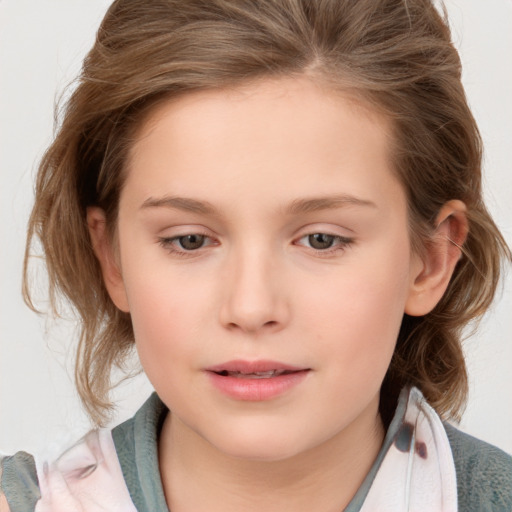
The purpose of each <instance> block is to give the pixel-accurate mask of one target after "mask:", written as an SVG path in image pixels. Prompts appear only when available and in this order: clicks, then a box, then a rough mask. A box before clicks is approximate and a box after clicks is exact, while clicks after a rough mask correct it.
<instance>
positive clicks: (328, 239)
mask: <svg viewBox="0 0 512 512" xmlns="http://www.w3.org/2000/svg"><path fill="white" fill-rule="evenodd" d="M333 242H334V236H333V235H326V234H325V233H315V234H314V235H309V243H310V244H311V247H313V248H314V249H328V248H329V247H331V246H332V243H333Z"/></svg>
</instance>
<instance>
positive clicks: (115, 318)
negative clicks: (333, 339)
mask: <svg viewBox="0 0 512 512" xmlns="http://www.w3.org/2000/svg"><path fill="white" fill-rule="evenodd" d="M304 75H306V76H308V77H311V79H313V80H316V81H318V82H322V83H323V84H326V85H327V86H329V87H330V88H332V89H333V90H340V91H344V92H349V93H351V94H354V95H356V96H357V97H358V98H360V100H361V101H363V102H365V103H366V104H368V105H370V106H371V107H372V108H375V109H378V110H379V111H380V112H382V113H384V114H385V115H386V116H387V117H388V119H389V120H390V121H391V124H392V127H393V144H392V146H393V147H392V155H393V159H394V167H395V171H396V173H397V176H398V177H399V179H400V181H401V183H402V184H403V186H404V189H405V192H406V195H407V199H408V205H409V219H410V232H411V237H412V246H413V249H414V250H416V251H417V252H419V253H420V254H421V251H422V250H423V248H424V247H425V244H428V241H429V238H430V237H431V235H432V232H433V229H434V220H435V218H436V215H437V213H438V211H439V210H440V208H441V206H442V205H443V204H444V203H445V202H447V201H448V200H451V199H460V200H461V201H463V202H464V203H465V204H466V207H467V212H468V213H467V215H468V220H469V235H468V238H467V240H466V242H465V244H464V247H463V248H462V249H463V250H462V258H461V260H460V261H459V263H458V265H457V267H456V269H455V272H454V275H453V278H452V280H451V282H450V284H449V287H448V290H447V291H446V293H445V295H444V297H443V299H442V300H441V301H440V302H439V304H438V305H437V306H436V308H435V309H434V310H433V311H432V312H431V313H429V314H428V315H425V316H423V317H409V316H407V315H404V320H403V323H402V326H401V330H400V334H399V337H398V342H397V347H396V350H395V353H394V356H393V359H392V362H391V366H390V368H389V370H388V373H387V375H386V378H385V381H384V384H383V388H382V392H381V413H382V415H383V417H384V419H385V420H386V418H389V415H390V414H391V411H392V410H393V408H394V407H393V405H394V402H395V401H396V398H397V396H398V393H399V391H400V389H401V388H402V387H403V386H404V385H415V386H417V387H419V388H420V389H421V390H422V392H423V393H424V395H425V396H426V398H427V399H428V400H429V402H430V403H431V404H432V405H433V406H434V407H435V408H436V409H437V411H438V412H439V413H440V414H441V415H443V416H445V417H457V415H458V414H459V412H460V411H461V408H462V407H463V404H464V402H465V399H466V396H467V387H468V386H467V376H466V368H465V363H464V356H463V352H462V346H461V336H462V330H463V328H464V327H465V326H466V325H467V324H468V323H469V322H471V321H474V320H475V319H478V318H479V317H481V315H482V314H483V313H484V312H485V311H486V310H487V308H488V307H489V305H490V303H491V301H492V299H493V296H494V294H495V290H496V287H497V284H498V280H499V275H500V268H501V261H502V260H503V258H508V259H510V258H511V253H510V250H509V248H508V247H507V245H506V243H505V240H504V239H503V237H502V235H501V234H500V232H499V230H498V228H497V227H496V225H495V224H494V222H493V220H492V219H491V217H490V215H489V213H488V212H487V210H486V208H485V206H484V204H483V201H482V190H481V160H482V149H481V139H480V136H479V132H478V129H477V126H476V124H475V121H474V118H473V116H472V114H471V112H470V110H469V107H468V105H467V101H466V98H465V94H464V90H463V87H462V85H461V80H460V78H461V64H460V59H459V56H458V53H457V51H456V50H455V48H454V47H453V45H452V43H451V40H450V32H449V28H448V24H447V22H446V20H443V18H442V16H441V15H440V14H439V12H438V11H437V10H436V8H435V6H434V5H433V3H432V1H430V0H358V1H357V2H354V1H352V0H258V1H250V0H236V1H235V0H188V1H187V2H182V1H180V0H152V1H151V2H147V1H145V0H117V1H115V2H114V3H113V4H112V6H111V7H110V9H109V10H108V12H107V14H106V16H105V18H104V20H103V22H102V24H101V26H100V28H99V30H98V33H97V38H96V42H95V44H94V46H93V48H92V50H91V51H90V52H89V54H88V55H87V57H86V58H85V61H84V64H83V68H82V71H81V74H80V76H79V78H78V80H77V85H76V88H75V90H74V92H73V94H72V95H71V97H70V98H69V100H68V102H67V105H66V107H65V108H64V110H63V111H62V115H61V123H60V126H59V128H58V131H57V134H56V136H55V139H54V142H53V143H52V145H51V146H50V147H49V149H48V150H47V152H46V153H45V155H44V157H43V159H42V161H41V164H40V167H39V173H38V177H37V182H36V200H35V205H34V209H33V211H32V215H31V217H30V221H29V229H28V235H27V249H26V254H25V268H24V296H25V299H26V301H27V303H28V304H29V305H30V306H31V307H33V308H34V305H33V303H32V299H31V292H30V283H29V279H28V266H29V261H30V256H31V247H32V243H33V242H34V240H35V239H39V240H40V241H41V243H42V246H43V250H44V254H45V258H46V265H47V269H48V276H49V296H50V301H51V306H52V309H53V311H54V312H57V310H58V297H59V296H61V295H62V296H64V297H65V298H66V299H67V300H68V301H69V302H70V303H71V304H72V305H73V307H74V308H75V310H76V312H77V315H78V318H79V319H80V321H81V324H80V326H81V332H80V338H79V344H78V351H77V362H76V370H75V378H76V384H77V389H78V392H79V395H80V397H81V400H82V402H83V404H84V406H85V409H86V410H87V412H88V413H89V415H90V416H91V418H92V419H93V420H94V421H95V422H96V423H101V422H103V421H104V420H105V419H106V417H107V414H108V412H109V410H110V408H111V404H110V401H109V398H108V394H109V390H110V388H111V378H110V375H111V369H112V367H114V366H117V367H120V368H122V367H123V365H124V363H125V361H126V358H127V356H128V355H129V354H130V352H131V350H132V348H133V345H134V336H133V329H132V325H131V319H130V315H129V314H127V313H123V312H121V311H119V310H118V309H117V308H116V307H115V306H114V304H113V303H112V301H111V299H110V297H109V295H108V293H107V290H106V288H105V285H104V283H103V279H102V274H101V270H100V266H99V263H98V261H97V259H96V257H95V255H94V251H93V248H92V244H91V240H90V237H89V233H88V228H87V223H86V208H87V207H88V206H92V205H96V206H100V207H101V208H103V209H104V211H105V214H106V219H107V227H108V229H109V232H110V234H111V236H114V233H115V227H116V223H117V214H118V205H119V197H120V194H121V191H122V187H123V181H124V178H125V174H126V169H127V158H128V154H129V150H130V148H131V147H132V145H133V142H134V139H135V136H136V132H137V129H138V127H140V124H141V122H142V120H143V119H145V117H146V116H147V114H148V112H149V111H150V110H151V109H152V108H154V107H155V105H158V103H159V102H160V101H164V100H165V101H167V100H169V99H170V98H178V97H179V96H180V95H184V94H188V93H190V92H193V91H198V90H209V89H220V88H225V87H237V86H238V85H241V84H245V83H248V82H250V81H256V80H260V79H264V78H279V77H293V76H297V77H299V76H304ZM411 134H414V136H412V135H411Z"/></svg>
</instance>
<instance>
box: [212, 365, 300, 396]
mask: <svg viewBox="0 0 512 512" xmlns="http://www.w3.org/2000/svg"><path fill="white" fill-rule="evenodd" d="M308 373H309V370H302V371H298V372H292V373H286V374H283V375H278V376H277V377H268V378H264V379H244V378H241V377H229V376H226V377H225V376H222V375H219V374H217V373H215V372H208V376H209V377H210V381H211V382H212V384H213V385H214V386H215V387H216V388H217V389H218V390H219V391H221V392H222V393H223V394H225V395H227V396H229V397H230V398H235V399H236V400H247V401H253V402H261V401H264V400H271V399H273V398H276V397H278V396H280V395H283V394H285V393H286V392H287V391H290V390H291V389H293V388H294V387H295V386H298V385H299V384H300V383H301V382H302V381H303V380H304V379H305V378H306V377H307V375H308Z"/></svg>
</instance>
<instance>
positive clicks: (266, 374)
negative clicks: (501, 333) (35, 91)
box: [1, 0, 512, 511]
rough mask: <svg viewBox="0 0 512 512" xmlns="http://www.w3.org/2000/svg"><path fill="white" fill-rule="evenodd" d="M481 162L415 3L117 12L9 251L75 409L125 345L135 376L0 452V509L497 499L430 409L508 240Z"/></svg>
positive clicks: (446, 61) (430, 27)
mask: <svg viewBox="0 0 512 512" xmlns="http://www.w3.org/2000/svg"><path fill="white" fill-rule="evenodd" d="M480 160H481V152H480V139H479V136H478V131H477V129H476V126H475V123H474V120H473V118H472V116H471V114H470V112H469V110H468V107H467V104H466V101H465V97H464V93H463V90H462V86H461V84H460V62H459V59H458V55H457V53H456V51H455V50H454V48H453V46H452V45H451V43H450V39H449V32H448V29H447V27H446V25H445V23H444V22H443V20H442V18H441V17H440V16H439V14H438V12H437V11H436V10H435V8H434V7H433V6H432V4H431V3H430V2H427V1H425V0H417V1H412V0H410V1H407V2H405V1H397V0H394V1H391V0H382V1H379V2H376V1H375V0H372V1H369V0H368V1H366V0H361V1H359V2H348V1H347V2H343V1H318V2H311V1H308V2H301V1H299V0H281V1H277V0H268V1H259V2H228V1H221V0H218V1H209V2H203V1H190V2H186V3H183V2H176V3H174V2H172V1H170V0H166V1H163V0H162V1H152V2H142V1H127V0H121V1H117V2H114V4H113V5H112V7H111V8H110V10H109V12H108V13H107V15H106V17H105V19H104V21H103V23H102V26H101V27H100V30H99V32H98V38H97V41H96V43H95V46H94V47H93V49H92V51H91V52H90V54H89V55H88V57H87V58H86V60H85V62H84V68H83V70H82V74H81V78H80V82H79V85H78V87H77V89H76V90H75V92H74V93H73V95H72V96H71V98H70V100H69V102H68V105H67V108H66V111H65V115H64V117H63V120H62V123H61V126H60V129H59V132H58V133H57V136H56V138H55V141H54V142H53V144H52V146H51V147H50V148H49V150H48V151H47V153H46V155H45V157H44V159H43V161H42V163H41V167H40V171H39V175H38V182H37V195H36V202H35V206H34V210H33V214H32V217H31V221H30V227H29V245H28V250H30V242H31V241H32V240H33V239H34V237H36V236H37V237H38V239H40V240H41V242H42V244H43V247H44V251H45V257H46V262H47V266H48V271H49V279H50V293H51V298H52V300H53V302H54V303H55V301H56V293H57V290H60V292H62V293H63V294H64V295H65V296H66V297H67V298H68V299H69V300H70V301H71V303H72V304H73V305H74V307H75V308H76V310H77V312H78V313H79V315H80V316H81V320H82V324H81V325H82V331H81V337H80V348H79V354H78V360H77V386H78V390H79V393H80V396H81V398H82V400H83V403H84V405H85V407H86V409H87V410H88V412H89V413H90V415H91V417H92V418H93V419H95V421H96V422H97V423H98V424H101V423H102V422H103V421H104V419H105V417H106V413H107V412H108V408H109V405H110V404H109V401H108V396H107V395H108V383H109V375H110V370H111V368H112V367H113V366H115V365H118V366H119V365H121V364H122V362H123V361H124V360H125V358H126V356H127V355H128V354H129V352H130V350H131V349H132V347H133V346H134V345H135V347H136V349H137V352H138V355H139V357H140V360H141V364H142V366H143V368H144V370H145V372H146V374H147V375H148V377H149V379H150V381H151V382H152V384H153V386H154V387H155V390H156V394H155V395H153V396H152V397H151V398H150V399H149V400H148V401H147V402H146V404H145V405H144V406H143V407H142V408H141V410H140V411H139V412H138V413H137V414H136V415H135V417H134V418H133V419H132V420H129V421H128V422H126V423H124V424H123V425H121V426H119V427H117V428H116V429H114V430H113V431H112V432H109V431H107V430H95V431H92V432H91V433H90V434H88V435H87V436H86V437H85V438H84V439H82V440H81V441H80V442H79V443H77V444H76V445H75V446H73V447H72V448H71V449H70V450H69V451H67V452H65V453H64V454H63V455H62V456H61V457H59V458H58V459H57V460H56V461H49V462H48V463H45V462H42V461H37V464H38V466H37V469H35V468H34V461H33V459H32V457H31V456H27V455H26V454H23V453H19V454H17V455H15V456H13V457H8V458H6V459H4V460H3V462H2V468H3V474H2V476H1V484H2V489H3V492H4V493H5V496H4V497H3V498H2V500H3V501H2V502H1V503H2V505H1V507H2V509H1V510H4V509H5V510H8V509H9V508H10V510H33V509H35V510H39V511H44V510H68V511H69V510H88V511H89V510H166V509H169V510H173V511H180V510H183V511H186V510H210V511H215V510H217V509H219V510H220V509H222V510H234V509H235V508H236V509H240V508H241V507H243V508H244V509H245V510H253V509H254V510H256V509H258V510H259V509H261V508H262V507H264V508H266V509H270V510H294V511H297V510H326V511H331V510H332V511H334V510H422V511H425V510H449V511H452V510H457V509H459V510H482V509H490V510H508V509H510V507H511V506H512V462H511V459H510V457H509V456H507V455H505V454H504V453H503V452H500V451H499V450H497V449H495V448H493V447H490V446H489V445H486V444H485V443H482V442H479V441H477V440H474V439H472V438H469V437H467V436H465V435H463V434H461V433H460V432H458V431H457V430H455V429H454V428H453V427H450V426H448V425H447V424H443V423H441V421H440V419H439V416H440V417H441V418H443V419H448V418H453V417H457V414H458V412H459V411H460V409H461V406H462V404H463V402H464V400H465V396H466V393H467V389H466V388H467V383H466V374H465V366H464V360H463V356H462V352H461V346H460V335H461V330H462V328H463V327H464V326H465V325H467V323H468V322H469V321H470V320H473V319H475V318H477V317H479V316H480V315H481V314H482V313H483V312H484V311H485V310H486V309H487V307H488V306H489V304H490V301H491V299H492V297H493V295H494V291H495V288H496V284H497V280H498V276H499V268H500V261H501V260H502V259H503V258H505V257H508V258H510V251H509V250H508V248H507V246H506V244H505V242H504V240H503V238H502V236H501V234H500V233H499V231H498V229H497V228H496V226H495V224H494V223H493V221H492V219H491V218H490V216H489V214H488V213H487V211H486V209H485V207H484V205H483V202H482V197H481V183H480V163H481V162H480ZM27 261H28V260H27ZM27 299H28V300H29V301H30V294H28V295H27ZM428 403H429V404H430V405H428ZM432 407H433V408H432Z"/></svg>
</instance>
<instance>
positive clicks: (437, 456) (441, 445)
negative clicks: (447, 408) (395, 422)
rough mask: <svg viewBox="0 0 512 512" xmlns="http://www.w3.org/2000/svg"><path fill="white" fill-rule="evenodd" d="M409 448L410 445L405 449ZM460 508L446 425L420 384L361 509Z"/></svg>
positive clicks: (424, 511)
mask: <svg viewBox="0 0 512 512" xmlns="http://www.w3.org/2000/svg"><path fill="white" fill-rule="evenodd" d="M404 449H406V451H404ZM375 511H378V512H457V483H456V474H455V463H454V461H453V456H452V452H451V448H450V444H449V441H448V437H447V435H446V431H445V429H444V427H443V424H442V423H441V420H440V419H439V416H438V415H437V414H436V412H435V411H434V409H432V407H430V406H429V405H428V404H427V402H426V400H425V399H424V398H423V395H422V394H421V393H420V391H418V390H417V389H416V388H412V389H411V390H410V392H409V399H408V403H407V408H406V411H405V417H404V420H403V422H402V424H401V427H400V429H399V430H398V432H397V435H396V438H395V442H393V444H392V445H391V447H390V448H389V450H388V452H387V453H386V456H385V457H384V460H383V461H382V464H381V466H380V468H379V471H378V472H377V475H376V477H375V479H374V481H373V483H372V485H371V487H370V490H369V492H368V495H367V496H366V499H365V501H364V504H363V506H362V508H361V512H375Z"/></svg>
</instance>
